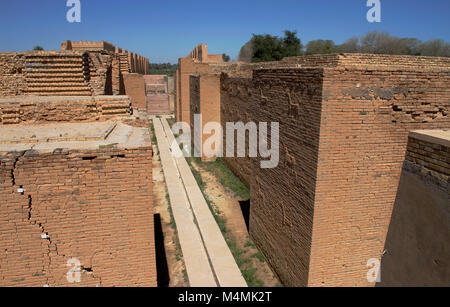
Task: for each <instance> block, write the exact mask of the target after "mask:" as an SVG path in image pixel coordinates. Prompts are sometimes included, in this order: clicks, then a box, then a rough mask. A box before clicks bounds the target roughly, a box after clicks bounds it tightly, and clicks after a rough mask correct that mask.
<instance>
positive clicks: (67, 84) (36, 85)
mask: <svg viewBox="0 0 450 307" xmlns="http://www.w3.org/2000/svg"><path fill="white" fill-rule="evenodd" d="M27 86H28V88H49V87H50V88H52V87H55V88H60V87H66V88H80V87H83V88H89V86H88V85H87V84H86V83H85V82H76V83H75V82H61V81H55V82H48V83H45V84H43V83H33V82H27Z"/></svg>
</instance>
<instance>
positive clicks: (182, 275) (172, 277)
mask: <svg viewBox="0 0 450 307" xmlns="http://www.w3.org/2000/svg"><path fill="white" fill-rule="evenodd" d="M153 151H154V153H155V154H154V156H153V195H154V206H155V214H159V215H160V217H161V228H162V233H163V236H164V250H165V258H166V261H167V267H165V265H164V264H161V263H158V266H159V267H160V268H161V267H162V268H163V271H164V270H166V269H167V271H168V272H163V273H162V274H159V276H158V280H159V286H162V287H167V286H168V287H188V286H189V282H188V280H187V277H186V267H185V265H184V262H183V256H182V252H181V249H180V247H179V244H178V241H177V240H178V239H177V235H176V227H175V223H174V222H173V220H172V216H171V213H170V210H169V201H168V193H167V188H166V183H165V180H164V173H163V170H162V168H161V160H160V158H159V151H158V149H157V146H155V145H153ZM155 227H156V225H155ZM161 256H162V257H163V256H164V254H163V255H161ZM164 267H165V268H164Z"/></svg>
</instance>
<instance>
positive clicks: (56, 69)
mask: <svg viewBox="0 0 450 307" xmlns="http://www.w3.org/2000/svg"><path fill="white" fill-rule="evenodd" d="M26 72H27V74H30V73H31V74H33V73H46V74H52V73H58V72H59V73H61V72H65V73H74V74H76V73H78V74H83V67H73V68H72V67H70V68H64V67H52V66H49V67H39V68H27V69H26Z"/></svg>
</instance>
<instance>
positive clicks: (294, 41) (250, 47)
mask: <svg viewBox="0 0 450 307" xmlns="http://www.w3.org/2000/svg"><path fill="white" fill-rule="evenodd" d="M327 53H373V54H398V55H416V56H419V55H420V56H440V57H450V44H449V43H447V42H445V41H443V40H441V39H435V40H430V41H426V42H422V41H420V40H418V39H416V38H400V37H396V36H391V35H390V34H389V33H387V32H378V31H373V32H369V33H367V34H366V35H364V36H362V37H352V38H350V39H348V40H347V41H346V42H345V43H343V44H341V45H339V44H335V43H334V42H333V41H332V40H314V41H310V42H309V43H308V44H307V45H306V46H303V45H302V43H301V40H300V38H298V37H297V32H295V31H285V36H284V37H281V38H280V37H277V36H272V35H269V34H265V35H256V34H254V35H253V37H252V39H251V40H250V41H249V42H247V43H246V44H245V45H244V46H243V47H242V48H241V51H240V53H239V60H240V61H244V62H266V61H279V60H281V59H282V58H283V57H286V56H299V55H304V54H306V55H312V54H327Z"/></svg>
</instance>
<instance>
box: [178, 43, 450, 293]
mask: <svg viewBox="0 0 450 307" xmlns="http://www.w3.org/2000/svg"><path fill="white" fill-rule="evenodd" d="M220 62H221V61H220V59H218V58H217V57H213V59H209V56H208V55H207V49H206V46H204V45H200V46H199V47H197V48H196V49H195V50H194V51H193V52H192V53H191V54H190V55H189V56H188V57H186V58H181V59H180V60H179V71H178V72H177V78H176V81H177V82H176V98H175V99H176V104H175V115H176V118H177V120H178V121H184V122H187V123H188V124H190V125H191V126H193V114H201V115H202V116H203V118H204V120H203V124H205V122H208V121H217V122H221V123H222V126H223V127H225V123H227V122H233V123H235V122H243V123H248V122H255V123H258V122H278V123H279V124H280V163H279V166H278V167H276V168H274V169H261V167H260V163H259V162H260V161H259V159H256V158H248V157H247V158H224V159H223V160H224V162H225V163H226V164H227V165H228V166H229V167H230V169H231V170H232V171H233V172H234V173H235V174H236V175H237V176H238V177H239V178H241V179H242V180H243V181H244V182H245V183H246V184H247V185H248V186H249V187H250V191H251V208H250V211H251V213H250V233H251V236H252V238H253V239H254V241H255V243H256V244H257V246H258V247H259V249H260V250H261V251H262V252H263V253H264V255H265V256H266V258H267V259H268V261H269V262H270V264H271V266H272V268H273V269H274V271H275V272H276V273H277V274H278V275H279V277H280V279H281V281H282V282H283V283H284V284H285V285H287V286H336V285H339V286H366V285H374V284H371V283H369V282H368V280H367V271H368V267H367V263H368V261H369V260H370V259H379V260H381V263H382V265H381V274H382V280H383V283H384V284H390V285H400V284H402V283H401V281H402V280H405V278H404V277H405V276H407V275H408V274H409V275H408V277H410V280H411V283H412V284H413V285H421V284H424V281H422V282H421V281H420V280H421V277H422V276H421V273H420V272H415V270H413V269H414V268H415V267H417V266H421V265H422V263H423V262H427V268H428V269H429V270H427V271H426V274H427V280H426V282H427V283H428V284H435V285H444V284H445V283H446V281H445V279H446V276H447V277H448V274H449V267H448V264H445V263H446V261H448V255H449V254H450V250H449V248H448V245H447V244H446V243H445V242H448V238H449V232H448V229H450V227H449V218H448V217H449V215H448V204H449V201H448V187H449V186H448V184H449V181H448V176H449V174H450V169H449V162H450V161H449V152H448V139H449V135H448V131H449V130H448V129H450V117H449V106H450V89H449V88H448V84H449V81H450V74H449V71H450V60H449V59H448V58H433V57H411V56H391V55H368V54H332V55H318V56H302V57H292V58H285V59H283V60H282V61H280V62H269V63H257V64H244V63H230V64H228V63H220ZM439 129H444V130H443V131H441V133H440V138H438V137H435V138H427V142H428V143H420V144H417V142H416V141H415V140H416V139H417V136H418V135H419V133H418V132H414V131H416V130H431V132H427V133H431V134H433V133H434V132H433V131H435V130H439ZM408 136H410V139H409V145H408ZM207 137H209V136H208V135H206V136H204V137H203V141H204V140H205V139H206V138H207ZM443 142H444V143H443ZM268 143H269V144H270V138H269V140H268ZM223 146H224V148H225V147H226V140H225V139H224V144H223ZM419 154H422V155H424V156H425V158H423V157H422V158H421V157H419V156H418V155H419ZM405 157H407V158H406V159H405ZM412 164H414V165H415V166H414V165H413V166H412ZM402 170H403V171H402ZM402 172H403V173H402ZM411 172H413V174H414V176H416V177H417V178H415V179H414V180H415V181H414V182H413V181H412V179H409V176H413V175H409V173H411ZM405 173H406V175H405ZM402 174H403V175H402ZM429 177H432V178H438V179H436V180H430V179H429ZM429 182H432V183H433V184H434V185H435V187H430V186H429ZM436 182H437V183H436ZM419 186H420V188H421V189H424V190H427V189H438V190H439V191H441V192H439V193H436V194H432V193H431V192H430V191H429V190H427V191H428V192H427V193H428V194H426V195H425V196H422V197H418V198H416V199H415V200H414V201H413V200H412V199H411V195H410V192H411V191H412V190H415V189H416V188H418V187H419ZM431 195H433V196H431ZM410 201H411V202H413V204H410V203H409V202H410ZM413 206H414V207H413ZM423 207H426V208H428V207H429V210H430V211H429V212H427V213H426V214H424V210H426V209H424V208H423ZM399 212H402V213H405V214H406V216H400V217H399V216H397V215H396V214H399ZM415 213H417V215H415ZM400 214H401V213H400ZM442 216H443V217H442ZM416 224H420V225H423V227H424V228H425V229H424V233H423V234H421V235H418V234H417V233H414V226H413V225H416ZM416 227H417V225H416ZM421 227H422V226H421ZM436 228H439V231H440V232H441V234H442V235H440V236H439V237H434V236H433V235H432V233H433V230H434V229H436ZM444 229H446V230H444ZM396 230H399V231H402V233H403V234H405V235H407V236H408V238H410V239H411V240H409V241H408V240H404V239H402V238H401V237H400V236H399V235H398V234H396V233H395V231H396ZM406 241H408V242H406ZM415 244H416V245H415ZM418 246H421V247H418ZM406 247H408V249H409V253H411V254H414V255H416V256H413V257H410V258H409V259H410V260H408V261H407V262H403V263H402V261H403V260H402V255H405V253H406V252H405V249H406ZM418 248H419V249H418ZM417 255H420V256H417ZM401 263H402V264H401ZM433 266H434V267H433ZM418 271H420V270H418ZM412 274H416V276H411V275H412ZM422 275H424V274H422Z"/></svg>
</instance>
